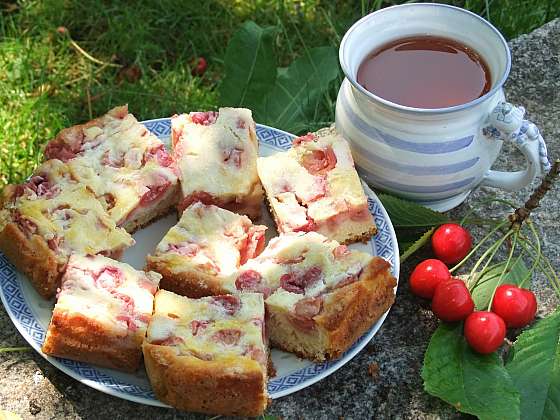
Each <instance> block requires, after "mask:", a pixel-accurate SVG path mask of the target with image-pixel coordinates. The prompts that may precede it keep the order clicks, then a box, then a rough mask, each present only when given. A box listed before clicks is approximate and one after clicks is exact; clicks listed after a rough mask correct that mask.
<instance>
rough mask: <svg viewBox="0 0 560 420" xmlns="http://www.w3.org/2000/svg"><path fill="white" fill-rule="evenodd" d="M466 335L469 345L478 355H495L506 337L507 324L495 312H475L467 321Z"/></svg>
mask: <svg viewBox="0 0 560 420" xmlns="http://www.w3.org/2000/svg"><path fill="white" fill-rule="evenodd" d="M464 334H465V338H466V339H467V343H469V345H470V346H471V347H472V349H473V350H474V351H476V352H477V353H481V354H489V353H493V352H495V351H496V350H497V349H498V348H499V347H500V346H501V345H502V343H503V341H504V338H505V337H506V323H505V322H504V320H503V319H502V318H501V317H500V316H499V315H497V314H495V313H494V312H486V311H477V312H473V313H472V314H470V315H469V316H468V317H467V319H466V321H465V329H464Z"/></svg>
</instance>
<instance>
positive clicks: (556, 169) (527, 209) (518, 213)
mask: <svg viewBox="0 0 560 420" xmlns="http://www.w3.org/2000/svg"><path fill="white" fill-rule="evenodd" d="M559 175H560V159H556V160H555V161H554V163H553V164H552V167H551V168H550V171H548V173H547V174H546V176H545V177H544V178H543V180H542V182H541V185H539V186H538V187H537V189H536V190H535V191H533V193H532V194H531V196H530V197H529V199H528V200H527V201H526V202H525V205H524V206H523V207H520V208H518V209H517V210H515V213H513V214H512V215H510V216H509V220H510V222H511V228H516V229H519V228H520V227H521V224H522V223H523V222H524V221H525V219H527V217H529V215H530V214H531V212H532V211H533V210H535V209H536V208H537V207H538V206H539V204H540V202H541V200H542V198H543V197H544V196H545V194H546V193H547V192H548V190H550V188H551V187H552V185H553V184H554V182H555V181H556V179H557V178H558V176H559Z"/></svg>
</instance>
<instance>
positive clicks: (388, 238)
mask: <svg viewBox="0 0 560 420" xmlns="http://www.w3.org/2000/svg"><path fill="white" fill-rule="evenodd" d="M144 125H145V126H146V127H147V128H148V129H149V130H150V131H152V132H153V133H154V134H156V135H157V136H158V137H161V138H165V137H168V136H169V135H170V133H171V125H170V120H169V118H162V119H157V120H150V121H145V122H144ZM257 136H258V138H259V141H260V142H262V143H266V144H267V145H269V146H271V147H273V148H276V149H279V150H287V149H289V148H290V146H291V144H292V138H293V137H294V136H293V135H291V134H289V133H286V132H284V131H281V130H277V129H274V128H271V127H267V126H263V125H257ZM368 195H369V196H368V205H369V210H370V212H371V213H372V214H373V216H374V219H375V223H376V225H377V229H378V233H377V234H376V235H375V236H374V238H373V240H372V241H370V245H371V247H372V249H371V251H372V253H373V255H379V256H381V257H383V258H385V259H386V260H388V261H389V262H390V263H391V267H392V272H393V275H394V276H395V277H396V278H397V279H398V274H399V259H398V247H397V242H396V237H395V233H394V230H393V226H392V224H391V222H390V220H389V217H388V215H387V213H386V212H385V209H384V208H383V206H382V205H381V202H380V201H379V200H378V199H377V197H375V195H373V193H371V195H370V194H368ZM0 297H1V299H2V302H3V303H4V306H5V308H6V310H7V312H8V314H9V316H10V318H11V319H12V321H13V322H14V324H15V326H16V328H17V329H18V330H19V332H20V333H21V334H22V335H23V337H24V338H25V339H26V340H27V341H28V342H29V343H30V344H31V346H32V347H33V348H34V349H35V350H37V351H38V352H39V353H40V354H41V355H42V356H44V357H46V358H47V359H48V360H49V361H50V362H51V363H52V364H54V365H55V366H57V367H58V368H59V369H61V370H62V371H64V372H65V373H67V374H68V375H70V376H72V377H74V378H76V379H78V380H80V381H81V382H83V383H85V384H87V385H89V386H91V387H93V388H95V389H98V390H100V391H103V392H105V393H108V394H112V395H115V396H118V397H121V398H124V399H128V400H132V401H136V402H141V403H144V404H150V405H158V406H165V404H162V403H161V402H159V401H158V400H156V399H155V396H154V394H153V392H152V390H151V388H150V387H149V384H148V385H147V386H142V385H138V384H134V383H131V382H130V381H126V380H122V379H120V378H118V377H117V376H116V374H115V372H114V371H112V370H110V369H101V368H97V367H93V366H91V365H89V364H87V363H82V362H75V361H73V360H67V359H59V358H52V357H48V356H45V355H44V354H43V353H42V352H41V345H42V344H43V340H44V339H45V334H46V331H45V329H44V328H43V327H42V326H41V325H40V324H39V323H38V322H37V321H36V319H35V316H34V315H33V312H32V311H31V309H30V306H29V304H28V302H27V301H26V299H25V298H24V295H23V293H22V285H21V284H20V281H19V279H18V277H17V276H16V271H15V268H14V267H13V266H12V264H11V263H9V262H8V260H7V259H6V257H5V256H4V255H3V254H2V253H0ZM383 320H384V317H383V318H381V319H380V320H379V321H378V322H377V323H376V325H374V326H373V327H372V329H371V330H370V331H369V332H367V333H366V334H364V335H363V336H362V337H361V338H360V339H358V341H356V343H354V345H353V346H352V347H351V348H350V349H349V350H348V351H347V352H346V353H345V354H344V355H343V356H342V357H341V358H340V359H338V360H335V361H330V362H324V363H315V364H313V363H311V364H310V365H309V366H307V367H305V368H303V369H300V370H298V371H296V372H292V373H290V374H289V375H285V376H283V377H278V378H274V379H271V380H270V381H269V383H268V391H269V394H270V395H271V397H272V398H278V397H281V396H284V395H287V394H289V393H291V392H294V391H296V390H299V389H302V388H304V387H305V386H309V385H311V384H312V383H314V382H316V381H318V380H320V379H322V378H323V377H325V376H327V375H329V374H330V373H332V372H334V371H335V370H336V369H338V368H339V367H341V366H342V365H344V364H345V363H346V362H347V361H349V360H350V359H351V358H352V357H353V356H354V355H355V354H356V353H358V352H359V351H360V350H361V349H362V348H363V347H364V346H365V345H366V344H367V342H368V341H369V340H370V339H371V338H372V337H373V335H374V334H375V332H377V330H378V329H379V327H380V326H381V324H382V322H383Z"/></svg>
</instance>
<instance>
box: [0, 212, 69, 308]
mask: <svg viewBox="0 0 560 420" xmlns="http://www.w3.org/2000/svg"><path fill="white" fill-rule="evenodd" d="M0 250H2V252H3V253H4V254H6V256H7V257H8V258H9V260H10V261H11V262H12V264H14V265H15V266H16V268H17V269H18V270H19V271H20V272H22V273H23V274H25V275H26V276H27V278H28V279H29V281H30V282H31V284H32V285H33V287H34V288H35V290H36V291H37V293H39V295H41V297H43V298H45V299H50V298H52V297H53V296H54V295H55V293H56V289H57V287H58V286H59V284H60V278H61V276H62V271H63V269H64V264H60V263H58V259H57V257H56V255H55V253H54V252H53V251H52V250H51V249H50V248H49V246H48V245H47V242H46V241H45V240H44V239H43V238H42V237H41V236H39V235H32V236H31V237H30V238H27V237H26V236H25V234H24V233H23V232H22V231H21V229H20V228H19V227H18V226H17V225H16V224H15V223H12V222H10V223H8V224H7V225H6V226H5V227H4V229H3V230H2V232H0Z"/></svg>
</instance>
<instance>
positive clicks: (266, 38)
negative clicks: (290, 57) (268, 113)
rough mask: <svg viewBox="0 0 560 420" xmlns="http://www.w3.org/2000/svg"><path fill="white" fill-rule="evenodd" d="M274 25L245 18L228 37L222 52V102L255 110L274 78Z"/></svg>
mask: <svg viewBox="0 0 560 420" xmlns="http://www.w3.org/2000/svg"><path fill="white" fill-rule="evenodd" d="M277 31H278V29H277V28H276V27H274V26H270V27H266V28H261V27H260V26H259V25H257V24H256V23H255V22H251V21H249V22H245V23H244V24H243V26H241V28H240V29H239V30H237V32H235V34H234V35H233V37H232V38H231V40H230V42H229V44H228V47H227V50H226V56H225V60H224V62H225V73H226V74H225V77H224V80H223V81H222V83H221V85H220V98H221V104H222V105H223V106H239V107H246V108H250V109H252V110H253V111H257V109H258V108H259V107H262V106H263V98H264V96H265V94H267V93H268V92H270V91H271V90H272V89H273V87H274V83H275V82H276V56H275V54H274V36H275V35H276V33H277Z"/></svg>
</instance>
